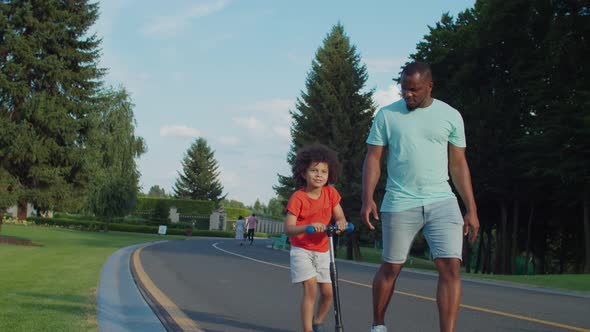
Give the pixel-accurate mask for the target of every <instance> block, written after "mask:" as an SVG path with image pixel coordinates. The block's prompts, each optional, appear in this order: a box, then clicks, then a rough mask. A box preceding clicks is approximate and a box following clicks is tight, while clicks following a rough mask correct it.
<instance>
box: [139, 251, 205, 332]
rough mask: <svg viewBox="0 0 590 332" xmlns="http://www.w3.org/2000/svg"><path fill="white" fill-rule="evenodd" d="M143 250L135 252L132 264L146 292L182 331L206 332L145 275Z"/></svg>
mask: <svg viewBox="0 0 590 332" xmlns="http://www.w3.org/2000/svg"><path fill="white" fill-rule="evenodd" d="M142 249H143V248H139V249H137V250H135V252H133V257H132V262H133V266H134V268H135V272H136V274H137V277H138V278H139V279H140V280H141V282H142V283H143V286H144V287H145V289H146V291H148V292H149V293H150V294H151V296H152V297H153V298H154V299H155V300H156V302H158V304H159V305H161V306H162V308H164V310H166V312H167V313H168V315H170V317H171V318H172V320H174V322H175V323H176V324H177V325H178V326H179V327H180V328H181V330H182V331H191V332H204V331H203V330H202V329H201V328H200V327H199V326H198V325H197V324H196V323H195V322H194V321H193V320H192V319H190V318H188V316H187V315H185V313H184V312H183V311H182V310H180V308H179V307H178V306H177V305H176V304H175V303H174V302H172V300H170V298H169V297H168V296H166V294H164V293H163V292H162V291H161V290H160V289H159V288H158V287H157V286H156V285H155V284H154V282H153V281H152V279H150V277H149V276H148V275H147V273H145V270H144V269H143V265H141V260H140V259H139V253H140V252H141V250H142Z"/></svg>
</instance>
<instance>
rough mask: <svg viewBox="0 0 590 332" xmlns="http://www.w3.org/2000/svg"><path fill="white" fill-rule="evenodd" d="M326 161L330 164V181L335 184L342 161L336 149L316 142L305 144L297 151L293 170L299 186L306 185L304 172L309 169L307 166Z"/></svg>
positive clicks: (294, 178)
mask: <svg viewBox="0 0 590 332" xmlns="http://www.w3.org/2000/svg"><path fill="white" fill-rule="evenodd" d="M321 162H323V163H326V164H328V183H327V184H334V183H336V181H337V180H338V176H339V175H340V162H339V161H338V156H337V154H336V151H334V150H332V149H330V148H329V147H327V146H325V145H323V144H320V143H314V144H311V145H307V146H304V147H302V148H300V149H299V150H298V151H297V156H296V157H295V162H294V163H293V167H292V168H291V170H292V171H293V180H295V183H296V184H297V186H298V187H304V186H305V185H306V181H305V179H304V178H303V174H305V171H307V168H308V167H309V166H311V165H312V164H314V163H321Z"/></svg>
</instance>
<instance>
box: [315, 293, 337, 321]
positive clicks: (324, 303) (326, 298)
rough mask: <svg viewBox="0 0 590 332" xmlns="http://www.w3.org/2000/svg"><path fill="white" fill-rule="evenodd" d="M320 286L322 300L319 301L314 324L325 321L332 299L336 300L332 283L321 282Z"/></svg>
mask: <svg viewBox="0 0 590 332" xmlns="http://www.w3.org/2000/svg"><path fill="white" fill-rule="evenodd" d="M318 285H319V286H320V300H319V302H318V310H317V312H316V314H315V320H314V322H313V323H314V324H320V323H322V322H323V321H324V318H325V317H326V314H327V313H328V310H330V306H331V305H332V301H333V300H334V294H333V291H332V284H331V283H319V284H318Z"/></svg>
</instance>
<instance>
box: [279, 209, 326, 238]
mask: <svg viewBox="0 0 590 332" xmlns="http://www.w3.org/2000/svg"><path fill="white" fill-rule="evenodd" d="M307 226H310V225H299V226H297V216H295V215H294V214H292V213H291V212H287V218H286V219H285V234H286V235H287V236H296V235H299V234H301V233H305V228H307ZM311 226H313V227H314V228H315V230H316V232H323V231H324V229H325V225H324V224H321V223H313V224H311Z"/></svg>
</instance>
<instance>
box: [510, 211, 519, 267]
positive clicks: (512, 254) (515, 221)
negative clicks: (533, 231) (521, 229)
mask: <svg viewBox="0 0 590 332" xmlns="http://www.w3.org/2000/svg"><path fill="white" fill-rule="evenodd" d="M519 210H520V208H519V202H518V200H517V199H515V200H514V208H513V210H512V212H513V213H512V245H511V246H510V249H511V250H510V273H511V274H516V256H517V255H518V214H519Z"/></svg>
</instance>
